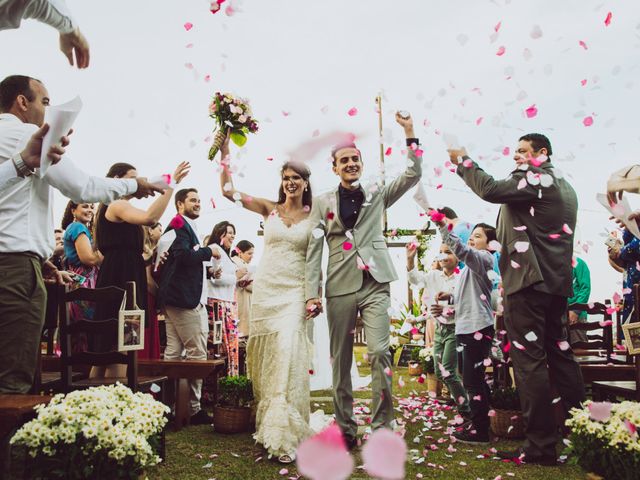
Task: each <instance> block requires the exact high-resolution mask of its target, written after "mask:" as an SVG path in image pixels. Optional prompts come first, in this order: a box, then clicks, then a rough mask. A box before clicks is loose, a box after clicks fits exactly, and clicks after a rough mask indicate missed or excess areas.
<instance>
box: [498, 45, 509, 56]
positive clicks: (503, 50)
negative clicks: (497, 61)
mask: <svg viewBox="0 0 640 480" xmlns="http://www.w3.org/2000/svg"><path fill="white" fill-rule="evenodd" d="M506 51H507V49H506V48H505V47H504V46H501V47H500V48H498V51H497V52H496V55H497V56H499V57H501V56H502V55H504V52H506Z"/></svg>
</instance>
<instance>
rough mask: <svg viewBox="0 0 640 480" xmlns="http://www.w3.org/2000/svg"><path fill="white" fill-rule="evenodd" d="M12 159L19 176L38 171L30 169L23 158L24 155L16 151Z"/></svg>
mask: <svg viewBox="0 0 640 480" xmlns="http://www.w3.org/2000/svg"><path fill="white" fill-rule="evenodd" d="M11 161H12V162H13V166H14V167H15V168H16V172H18V176H19V177H22V178H25V177H29V176H31V175H33V174H34V173H36V171H35V170H32V169H30V168H29V167H28V166H27V164H26V163H24V160H22V155H20V154H19V153H16V154H15V155H14V156H13V157H11Z"/></svg>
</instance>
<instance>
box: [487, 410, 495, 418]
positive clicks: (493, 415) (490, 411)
mask: <svg viewBox="0 0 640 480" xmlns="http://www.w3.org/2000/svg"><path fill="white" fill-rule="evenodd" d="M487 415H488V416H489V417H495V416H496V411H495V410H489V412H487Z"/></svg>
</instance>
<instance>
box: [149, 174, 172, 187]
mask: <svg viewBox="0 0 640 480" xmlns="http://www.w3.org/2000/svg"><path fill="white" fill-rule="evenodd" d="M149 183H151V184H153V185H155V186H156V187H158V188H173V187H175V185H176V183H175V182H174V181H173V178H172V177H171V174H170V173H163V174H162V175H154V176H153V177H150V178H149Z"/></svg>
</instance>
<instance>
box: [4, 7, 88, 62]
mask: <svg viewBox="0 0 640 480" xmlns="http://www.w3.org/2000/svg"><path fill="white" fill-rule="evenodd" d="M23 18H33V19H35V20H38V21H40V22H42V23H45V24H47V25H49V26H51V27H53V28H55V29H56V30H58V32H60V50H62V53H64V55H65V56H66V57H67V59H68V60H69V64H70V65H71V66H73V54H74V53H75V57H76V65H77V66H78V68H87V67H88V66H89V44H88V43H87V39H86V38H84V35H82V33H81V32H80V29H79V28H78V26H77V25H76V22H75V21H74V19H73V17H71V14H70V13H69V9H68V8H67V5H66V4H65V2H64V0H0V30H7V29H10V28H18V27H20V22H21V21H22V19H23Z"/></svg>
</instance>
